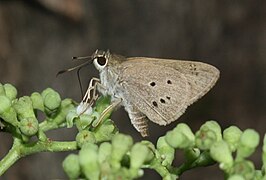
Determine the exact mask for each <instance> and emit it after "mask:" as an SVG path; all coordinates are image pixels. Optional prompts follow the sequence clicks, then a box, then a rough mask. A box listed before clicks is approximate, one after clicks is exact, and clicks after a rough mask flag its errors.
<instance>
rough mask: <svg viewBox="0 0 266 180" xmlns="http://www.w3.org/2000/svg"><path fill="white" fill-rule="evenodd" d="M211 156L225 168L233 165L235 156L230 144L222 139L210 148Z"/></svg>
mask: <svg viewBox="0 0 266 180" xmlns="http://www.w3.org/2000/svg"><path fill="white" fill-rule="evenodd" d="M210 154H211V157H212V158H213V159H214V160H216V161H217V162H219V163H220V168H221V169H223V170H226V169H229V168H230V167H232V165H233V157H232V154H231V151H230V149H229V146H228V144H227V143H226V142H225V141H223V140H221V141H217V142H215V143H214V144H213V145H212V146H211V148H210Z"/></svg>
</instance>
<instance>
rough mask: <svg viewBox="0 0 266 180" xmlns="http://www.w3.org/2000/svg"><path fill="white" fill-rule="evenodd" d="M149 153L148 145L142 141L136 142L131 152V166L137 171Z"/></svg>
mask: <svg viewBox="0 0 266 180" xmlns="http://www.w3.org/2000/svg"><path fill="white" fill-rule="evenodd" d="M148 154H149V149H148V147H147V146H145V145H143V144H141V143H136V144H134V145H133V147H132V149H131V153H130V168H131V169H132V170H134V171H135V172H137V170H139V168H140V167H141V166H142V165H143V164H144V162H145V160H146V157H147V155H148Z"/></svg>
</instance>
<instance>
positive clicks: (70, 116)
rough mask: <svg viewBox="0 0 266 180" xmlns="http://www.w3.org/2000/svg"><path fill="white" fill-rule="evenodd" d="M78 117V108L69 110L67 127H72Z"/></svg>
mask: <svg viewBox="0 0 266 180" xmlns="http://www.w3.org/2000/svg"><path fill="white" fill-rule="evenodd" d="M78 117H79V116H78V114H77V112H76V109H71V110H69V112H68V114H67V115H66V123H67V128H72V127H73V125H74V120H75V119H76V118H78Z"/></svg>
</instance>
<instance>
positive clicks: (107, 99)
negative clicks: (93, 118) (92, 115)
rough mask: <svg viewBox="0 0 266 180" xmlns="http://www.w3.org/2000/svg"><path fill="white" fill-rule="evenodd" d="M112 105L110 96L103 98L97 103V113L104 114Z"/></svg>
mask: <svg viewBox="0 0 266 180" xmlns="http://www.w3.org/2000/svg"><path fill="white" fill-rule="evenodd" d="M110 103H111V97H110V96H101V97H100V98H99V99H98V100H97V101H96V103H95V107H96V109H95V111H97V112H98V113H101V112H103V111H104V110H105V109H106V108H107V107H108V106H109V105H110Z"/></svg>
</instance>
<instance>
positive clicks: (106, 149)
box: [98, 142, 112, 164]
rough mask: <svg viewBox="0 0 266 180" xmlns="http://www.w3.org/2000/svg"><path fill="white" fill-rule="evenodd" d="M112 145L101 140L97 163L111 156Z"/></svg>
mask: <svg viewBox="0 0 266 180" xmlns="http://www.w3.org/2000/svg"><path fill="white" fill-rule="evenodd" d="M111 152H112V145H111V144H110V143H109V142H103V143H102V144H101V145H100V147H99V158H98V159H99V163H100V164H102V163H104V162H106V161H108V158H109V157H111Z"/></svg>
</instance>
